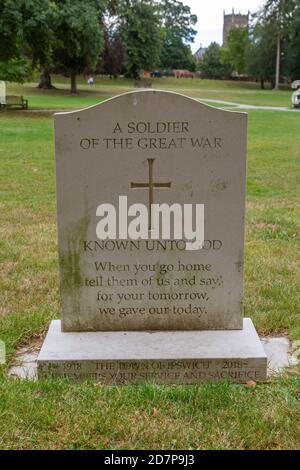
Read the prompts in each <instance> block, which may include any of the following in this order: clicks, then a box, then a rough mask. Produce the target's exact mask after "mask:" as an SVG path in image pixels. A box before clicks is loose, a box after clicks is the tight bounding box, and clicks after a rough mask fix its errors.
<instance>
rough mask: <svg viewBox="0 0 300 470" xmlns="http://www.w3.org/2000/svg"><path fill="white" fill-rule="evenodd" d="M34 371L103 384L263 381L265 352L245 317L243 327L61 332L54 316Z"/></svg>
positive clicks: (265, 366) (265, 371)
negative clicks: (205, 329) (215, 329)
mask: <svg viewBox="0 0 300 470" xmlns="http://www.w3.org/2000/svg"><path fill="white" fill-rule="evenodd" d="M37 362H38V376H39V378H41V377H45V376H49V375H52V376H55V377H69V378H70V379H72V380H75V381H83V380H86V379H88V380H92V381H94V382H99V383H104V384H136V383H141V382H142V383H143V382H152V383H157V384H195V383H200V382H204V381H218V380H231V381H233V382H239V383H245V382H248V381H250V380H254V381H255V382H257V381H264V380H265V379H266V376H267V356H266V354H265V352H264V349H263V346H262V344H261V342H260V339H259V337H258V335H257V333H256V330H255V328H254V326H253V323H252V321H251V320H250V318H245V319H244V328H243V330H230V331H156V332H152V331H151V332H150V331H140V332H136V331H122V332H120V331H116V332H83V333H63V332H62V331H61V325H60V321H59V320H53V321H52V323H51V325H50V328H49V331H48V334H47V336H46V338H45V341H44V344H43V346H42V349H41V351H40V354H39V356H38V360H37Z"/></svg>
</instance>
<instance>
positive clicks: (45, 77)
mask: <svg viewBox="0 0 300 470" xmlns="http://www.w3.org/2000/svg"><path fill="white" fill-rule="evenodd" d="M38 88H41V89H43V90H53V89H55V86H53V85H52V82H51V75H50V72H49V69H48V67H43V68H42V70H41V75H40V83H39V84H38Z"/></svg>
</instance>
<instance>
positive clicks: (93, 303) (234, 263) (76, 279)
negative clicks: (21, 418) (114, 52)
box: [39, 90, 265, 383]
mask: <svg viewBox="0 0 300 470" xmlns="http://www.w3.org/2000/svg"><path fill="white" fill-rule="evenodd" d="M246 126H247V115H246V114H243V113H232V112H227V111H222V110H217V109H214V108H211V107H209V106H206V105H204V104H202V103H199V102H197V101H196V100H192V99H190V98H187V97H184V96H182V95H178V94H174V93H170V92H160V91H152V90H151V91H150V90H147V91H136V92H132V93H127V94H124V95H121V96H119V97H116V98H113V99H111V100H108V101H106V102H104V103H102V104H99V105H96V106H93V107H90V108H87V109H85V110H82V111H76V112H70V113H59V114H57V115H56V116H55V143H56V170H57V171H56V176H57V213H58V244H59V263H60V283H61V304H62V322H61V325H62V331H63V333H60V334H61V335H68V334H70V332H73V333H72V335H73V338H75V336H74V335H76V334H78V335H81V336H80V338H81V344H82V345H84V344H85V346H84V347H83V349H84V348H85V347H87V348H88V344H92V343H91V342H92V341H93V340H92V338H94V341H96V344H99V341H101V342H102V349H101V346H100V350H98V349H97V348H98V346H95V348H94V353H95V354H96V356H97V357H93V351H92V350H90V351H89V353H88V355H87V357H88V359H89V360H90V362H89V361H88V362H86V361H87V357H85V358H83V357H82V359H83V360H85V367H83V364H81V362H80V357H78V356H76V357H77V359H76V361H75V363H76V364H77V366H78V367H79V369H78V371H79V372H78V371H77V375H78V377H81V378H82V377H85V376H87V375H89V374H92V373H93V374H96V376H94V377H95V379H97V380H102V381H104V382H109V381H113V380H115V381H116V382H118V381H119V382H120V383H122V381H124V380H125V382H126V381H132V382H136V381H139V380H142V379H143V378H145V370H147V371H148V369H147V368H146V369H143V367H142V368H141V369H139V373H137V375H136V376H134V377H132V376H130V375H129V376H128V377H127V376H126V377H127V378H126V379H124V380H123V379H120V377H124V376H122V374H121V375H118V374H120V373H121V369H119V366H117V365H116V364H117V363H116V361H120V360H123V361H125V362H126V363H127V361H129V363H131V362H132V361H135V360H139V361H142V362H140V363H139V366H141V364H144V365H145V364H148V363H149V362H148V361H150V362H151V361H152V360H153V361H154V362H155V361H157V360H158V359H159V357H156V356H155V354H154V356H155V357H154V356H153V351H154V350H155V351H156V352H157V341H158V338H160V340H159V342H160V343H162V342H163V343H164V344H165V345H166V347H167V346H168V343H169V345H170V347H171V343H172V345H173V346H172V347H171V349H170V348H169V349H168V347H167V351H161V358H160V360H164V361H167V363H168V371H169V375H168V376H164V378H163V379H162V378H161V376H160V377H154V376H152V375H151V377H150V378H151V380H154V381H158V382H159V381H162V382H164V383H168V382H170V381H171V382H172V381H175V382H181V381H182V382H187V383H192V382H193V380H194V379H193V378H192V379H191V381H189V380H188V379H187V378H184V377H183V376H182V375H181V374H180V373H179V375H178V371H176V374H177V375H176V374H175V376H174V371H173V372H172V373H171V366H170V364H169V362H168V361H170V360H175V359H176V360H177V359H182V360H183V359H185V360H189V359H195V360H196V362H197V361H201V360H202V362H203V361H204V362H205V363H207V361H209V360H210V359H212V361H214V360H217V358H216V351H214V352H213V353H212V357H211V358H210V357H209V351H207V350H206V353H204V352H203V349H201V348H200V349H199V347H198V349H197V344H198V343H199V341H200V342H201V337H200V336H199V335H201V333H202V338H204V336H203V334H204V335H205V334H207V333H211V334H215V335H218V334H220V331H216V332H214V331H209V330H228V331H227V333H228V334H229V335H232V334H234V333H236V334H237V335H236V336H235V337H234V338H235V339H234V340H233V341H235V343H234V344H236V346H237V345H239V344H240V341H239V339H238V338H239V336H238V335H239V334H243V335H244V336H245V331H246V330H247V331H248V330H249V328H250V330H251V332H252V333H251V334H250V333H249V335H248V336H249V337H251V338H252V339H251V341H252V343H253V341H254V338H255V341H254V343H255V347H254V349H251V348H250V349H248V353H249V357H248V356H247V357H246V358H245V357H244V356H243V354H240V350H239V348H238V349H237V350H235V349H234V347H233V348H231V351H230V346H229V350H227V353H225V352H224V354H225V356H224V357H225V359H226V358H227V359H229V360H232V364H233V368H234V369H235V366H234V364H236V367H237V370H238V372H240V376H239V379H238V378H237V377H231V378H233V380H237V381H243V380H245V379H247V374H248V379H257V378H263V377H264V365H265V356H264V354H263V350H262V347H261V349H260V348H259V346H260V343H259V340H258V337H257V336H255V335H256V332H255V330H254V328H253V325H252V324H249V325H248V329H247V328H246V330H245V328H244V330H243V314H242V298H243V251H244V206H245V172H246V138H247V131H246ZM137 204H138V205H141V204H143V207H145V208H147V209H148V219H147V235H148V238H147V239H142V238H138V239H135V238H130V237H129V234H130V233H132V232H131V231H130V230H131V229H130V224H133V225H134V217H133V216H132V214H133V213H134V212H132V208H133V207H136V205H137ZM153 204H156V205H158V204H165V205H166V204H168V207H169V208H170V207H173V206H172V205H174V204H177V205H179V206H180V207H181V208H183V210H182V213H181V214H185V213H184V208H185V207H187V206H188V205H189V206H190V207H192V206H193V205H195V204H203V205H204V222H205V224H204V235H205V238H204V244H203V246H202V249H195V250H189V249H187V245H188V244H187V241H186V240H185V238H184V236H182V237H180V236H179V237H178V236H175V222H174V221H175V218H176V215H175V212H174V213H172V216H173V218H172V217H170V231H169V237H162V236H161V235H162V233H161V232H160V233H159V237H158V238H155V237H153V238H152V236H153V232H154V231H155V224H154V215H153V213H152V212H151V207H152V206H153ZM100 205H105V206H104V209H105V210H104V209H103V207H102V209H100ZM134 214H135V215H136V212H135V213H134ZM104 215H105V217H106V218H105V217H104ZM166 215H167V213H166V212H164V213H163V215H162V216H161V217H160V219H159V220H162V219H165V218H166ZM104 219H105V221H106V229H107V230H108V229H109V228H112V231H113V232H114V235H115V236H114V237H113V238H107V239H103V238H100V237H99V226H100V225H101V224H102V222H103V220H104ZM101 220H102V222H101ZM156 221H157V220H156ZM182 223H183V225H184V220H182ZM135 225H137V223H136V224H135ZM124 227H125V228H124ZM135 228H137V227H135ZM139 228H140V227H139ZM136 231H137V230H136ZM183 232H184V233H185V231H184V230H183ZM110 233H111V232H110ZM135 233H136V232H135ZM249 322H250V323H251V321H250V320H249V321H248V323H249ZM170 330H172V331H173V332H174V333H173V336H172V338H171V336H170V335H171V331H170ZM204 330H205V331H204ZM232 330H236V331H235V332H234V331H232ZM242 330H243V331H242ZM134 331H135V332H136V333H133V332H134ZM149 331H157V334H156V336H153V333H152V337H151V338H152V339H151V340H149V336H148V335H149V333H147V332H149ZM189 331H190V334H191V335H192V336H191V337H190V338H187V336H186V335H187V334H188V332H189ZM192 331H194V332H195V334H194V335H193V333H192ZM75 332H81V333H75ZM88 332H89V333H88ZM92 332H95V333H92ZM117 332H119V333H117ZM125 332H126V333H125ZM224 332H225V331H224ZM180 333H182V334H183V337H180ZM93 334H94V335H98V336H97V338H98V339H99V341H98V340H96V339H95V338H96V336H90V335H93ZM49 335H50V337H49ZM53 335H54V336H55V335H58V325H57V324H56V326H55V325H54V324H53V325H52V327H51V328H50V331H49V334H48V337H47V338H46V342H45V344H44V348H43V349H44V350H42V351H41V354H40V361H39V363H40V371H41V373H42V372H49V367H48V366H51V364H50V363H49V361H47V357H46V356H47V351H48V352H49V347H50V349H51V347H52V346H53V343H52V342H51V338H52V337H53ZM87 335H88V336H89V338H90V339H87V338H88V336H87ZM99 335H100V336H99ZM101 335H102V336H101ZM107 335H108V336H107ZM122 335H126V338H125V343H126V344H127V347H128V348H129V350H128V351H127V352H126V347H125V346H124V337H123V336H122ZM159 335H165V336H159ZM174 335H175V336H174ZM176 335H177V336H176ZM246 336H247V335H246ZM221 337H222V338H224V341H225V343H226V342H227V343H228V339H229V337H228V338H227V339H226V338H225V337H224V336H222V334H221ZM64 338H65V339H66V338H69V339H70V338H72V336H64ZM122 338H123V339H122ZM176 338H177V340H178V354H177V355H176ZM205 338H206V339H205V341H204V343H205V344H206V343H207V342H209V343H211V342H218V343H220V341H221V340H220V338H219V337H218V336H216V337H215V338H214V336H206V337H205ZM232 338H233V336H232ZM69 339H68V340H66V341H64V344H67V342H68V341H69ZM47 340H48V342H47ZM149 341H150V342H149ZM187 341H188V342H189V345H190V348H192V349H188V351H185V352H184V351H182V348H181V346H180V344H181V345H182V344H187ZM257 341H258V343H259V344H258V343H257ZM130 342H131V343H130ZM243 342H244V345H245V338H243ZM50 343H51V344H50ZM202 343H203V341H202ZM221 343H222V341H221ZM229 343H230V342H229ZM229 343H228V344H229ZM56 344H59V341H56ZM143 344H144V345H146V350H145V351H144V352H143V353H142V352H141V349H140V347H138V346H137V345H143ZM51 345H52V346H51ZM174 345H175V346H174ZM192 345H193V346H192ZM198 346H199V344H198ZM240 346H241V347H242V346H243V345H242V344H240ZM252 346H253V344H252ZM174 347H175V350H174ZM68 348H69V350H70V348H71V344H70V345H69V346H68ZM155 348H156V349H155ZM180 349H181V351H180ZM96 350H97V351H96ZM118 350H121V351H122V354H121V356H120V357H119V356H118V354H117V355H116V354H115V353H114V352H113V351H118ZM246 350H247V348H246ZM250 350H251V351H250ZM151 351H152V352H151ZM197 351H198V352H197ZM244 351H245V350H244ZM249 351H250V352H249ZM257 351H259V354H258V355H257ZM57 352H58V351H57ZM63 354H64V353H63V352H62V351H61V350H60V352H59V353H58V356H55V353H54V356H52V357H56V359H58V362H57V363H56V366H57V367H56V368H55V370H56V373H58V374H63V373H65V374H66V373H67V375H70V373H71V372H74V371H73V369H72V368H71V370H69V371H68V370H66V369H64V367H65V365H62V364H65V362H64V361H62V362H60V359H59V355H63ZM81 354H82V355H83V356H84V352H83V351H81ZM207 354H208V355H207ZM218 354H219V355H220V353H218ZM218 354H217V355H218ZM226 354H227V355H226ZM228 354H229V356H228ZM251 354H252V355H253V360H254V362H253V364H252V363H251V364H250V363H248V362H247V361H248V359H249V358H251V357H252V356H251ZM159 355H160V353H158V356H159ZM214 355H215V356H214ZM246 355H247V354H246ZM213 356H214V357H213ZM221 356H222V354H221V355H220V357H221ZM239 356H240V357H239ZM258 356H259V357H258ZM97 359H101V360H103V361H104V362H103V363H105V364H108V363H110V364H112V367H113V368H115V367H116V368H117V369H114V370H117V375H116V374H114V375H113V377H114V379H111V380H109V378H108V376H107V375H105V374H104V373H103V371H99V370H97V369H95V367H96V366H95V364H96V363H97V364H98V362H97ZM125 359H126V360H125ZM65 360H66V361H67V362H66V363H69V362H70V360H71V358H70V357H68V360H67V356H65ZM95 361H96V362H95ZM107 361H108V362H107ZM130 361H131V362H130ZM257 361H258V362H257ZM259 361H260V362H259ZM71 362H72V361H71ZM75 363H74V364H75ZM249 364H250V365H249ZM257 364H258V365H259V367H258V369H257V370H256V368H257ZM52 366H53V363H52ZM202 366H203V364H202ZM221 366H222V364H221V362H219V363H217V362H212V363H211V364H210V365H209V367H210V370H209V371H205V370H202V369H203V367H204V366H203V367H202V369H201V374H200V375H201V378H199V376H198V377H195V381H199V380H205V379H209V378H211V379H214V378H213V377H212V374H211V371H215V370H216V369H218V367H221ZM252 366H253V367H254V368H253V367H252ZM86 367H87V369H86ZM174 367H175V366H174ZM195 367H196V366H195ZM249 367H250V369H251V370H250V369H249ZM100 368H101V367H100ZM162 368H164V366H162ZM175 369H176V367H175ZM248 369H249V370H248ZM252 369H253V370H252ZM105 370H106V369H105ZM220 370H221V369H220ZM245 370H247V371H248V372H247V373H246V372H245ZM52 372H53V367H52ZM68 372H69V374H68ZM100 372H101V373H100ZM123 372H124V371H123ZM244 372H245V374H244ZM97 374H98V375H97ZM101 374H102V375H101ZM103 374H104V375H103ZM172 374H173V375H172ZM249 374H250V375H249ZM255 374H257V377H256V376H255ZM225 375H226V374H225ZM173 376H174V377H173ZM221 376H222V374H221V375H220V374H219V375H218V374H217V376H216V377H215V379H218V378H222V377H221ZM101 377H102V379H101ZM116 377H119V379H117V378H116ZM130 377H131V379H130ZM146 378H149V376H148V375H147V374H146ZM223 378H224V377H223ZM225 378H226V377H225Z"/></svg>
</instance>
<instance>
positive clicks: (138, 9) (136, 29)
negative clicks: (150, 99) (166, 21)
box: [118, 0, 162, 79]
mask: <svg viewBox="0 0 300 470" xmlns="http://www.w3.org/2000/svg"><path fill="white" fill-rule="evenodd" d="M118 16H119V21H120V25H119V31H120V34H121V38H122V42H123V45H124V49H125V67H126V71H127V75H128V76H129V77H131V78H134V79H138V78H139V77H140V73H141V70H143V69H144V70H151V69H153V68H154V67H156V66H157V65H158V63H159V57H160V52H161V46H162V35H161V28H160V17H159V11H158V7H157V5H156V3H154V2H153V1H152V0H123V1H122V0H121V3H120V6H119V10H118Z"/></svg>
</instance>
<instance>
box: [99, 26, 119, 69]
mask: <svg viewBox="0 0 300 470" xmlns="http://www.w3.org/2000/svg"><path fill="white" fill-rule="evenodd" d="M104 43H105V47H104V52H103V56H102V60H101V62H102V67H101V70H102V71H103V73H105V74H107V75H110V76H113V77H114V78H117V76H118V75H120V73H121V72H122V70H123V68H124V47H123V42H122V38H121V35H120V33H119V32H118V31H110V30H107V31H106V32H105V33H104Z"/></svg>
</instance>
